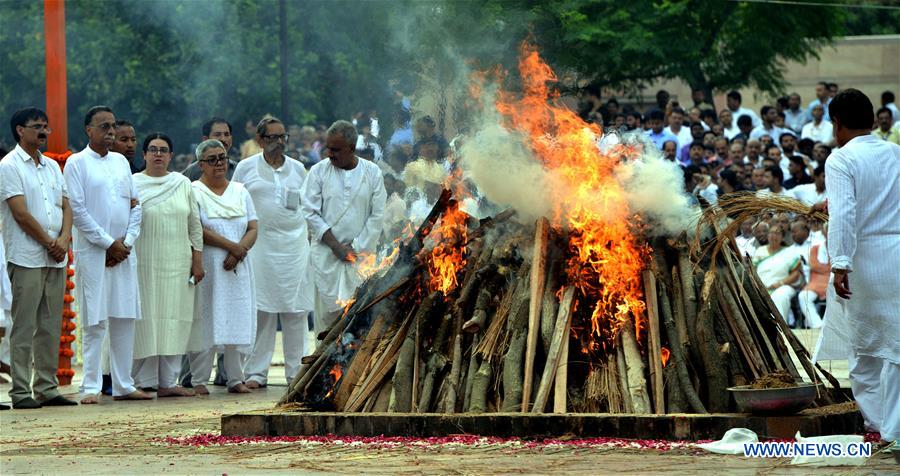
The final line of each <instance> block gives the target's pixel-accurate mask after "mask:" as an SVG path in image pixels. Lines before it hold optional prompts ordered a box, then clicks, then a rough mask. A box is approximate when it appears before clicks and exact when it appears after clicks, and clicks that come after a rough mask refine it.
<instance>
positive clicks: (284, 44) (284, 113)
mask: <svg viewBox="0 0 900 476" xmlns="http://www.w3.org/2000/svg"><path fill="white" fill-rule="evenodd" d="M278 17H279V23H280V24H281V28H280V30H281V31H280V35H279V36H280V38H281V41H280V43H281V120H282V121H284V124H285V127H286V126H287V125H288V124H290V123H291V118H290V116H289V115H288V80H287V78H288V76H287V74H288V73H287V72H288V64H287V62H288V38H287V0H278Z"/></svg>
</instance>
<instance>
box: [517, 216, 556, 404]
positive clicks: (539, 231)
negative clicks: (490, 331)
mask: <svg viewBox="0 0 900 476" xmlns="http://www.w3.org/2000/svg"><path fill="white" fill-rule="evenodd" d="M534 228H535V229H534V250H533V253H534V254H533V257H532V261H531V288H530V293H529V297H528V337H527V341H526V348H525V381H524V382H523V383H522V411H523V412H527V411H528V407H529V405H530V403H531V385H532V383H531V382H532V380H533V378H534V357H535V353H536V352H537V344H538V338H539V336H540V333H541V304H542V296H543V295H544V284H545V281H546V279H547V245H548V238H549V235H550V222H549V221H547V219H546V218H541V219H539V220H538V221H537V223H536V224H535V227H534ZM549 318H550V316H547V319H549Z"/></svg>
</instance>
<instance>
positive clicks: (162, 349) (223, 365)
mask: <svg viewBox="0 0 900 476" xmlns="http://www.w3.org/2000/svg"><path fill="white" fill-rule="evenodd" d="M837 91H838V89H837V86H836V85H833V84H827V83H820V84H819V85H818V86H817V89H816V95H817V97H816V99H815V100H814V101H812V102H811V103H809V104H808V105H807V106H803V105H802V101H801V98H800V97H799V96H798V95H797V94H791V95H789V96H787V97H784V98H779V99H778V100H777V101H775V103H774V105H766V106H763V107H762V108H761V110H760V111H759V114H758V115H757V114H756V113H755V112H754V111H751V110H749V109H746V108H743V107H742V106H741V100H742V98H741V95H740V94H739V93H738V92H736V91H731V92H729V93H728V94H727V107H726V108H724V109H722V110H721V111H719V112H718V113H716V112H715V110H714V108H713V107H712V106H711V105H710V104H709V103H707V102H706V99H705V97H704V95H703V93H702V91H696V92H695V93H694V94H693V97H692V99H693V102H694V104H693V105H692V106H691V107H689V108H687V109H684V108H682V107H681V105H680V104H679V103H678V101H675V100H672V99H671V98H670V97H669V95H668V93H666V92H665V91H660V92H659V93H658V94H657V107H654V108H651V109H650V110H648V111H645V112H639V111H636V110H633V109H629V108H623V109H622V110H620V109H619V104H618V102H617V101H616V100H615V99H610V100H608V101H606V102H605V103H604V102H602V101H600V100H599V94H597V91H595V90H592V89H591V88H587V89H586V90H585V96H584V99H585V103H584V107H583V108H582V111H581V112H582V115H583V117H585V119H587V120H589V121H594V122H598V123H602V124H603V125H604V130H605V132H610V131H616V132H619V133H638V134H642V135H644V136H646V138H647V139H646V140H647V141H649V142H652V143H653V144H654V145H655V146H656V147H657V148H658V149H659V151H660V153H661V154H662V156H663V157H664V158H665V159H666V160H670V161H672V162H674V163H676V164H678V166H680V167H681V168H682V170H683V171H684V186H685V194H686V195H688V196H690V197H691V198H692V200H693V201H694V203H695V204H701V203H702V202H706V203H715V202H716V201H717V200H718V197H719V196H720V195H723V194H727V193H733V192H740V191H752V192H755V193H758V194H763V195H766V194H775V195H783V196H790V197H794V198H797V199H799V200H801V201H803V202H804V203H806V204H808V205H813V204H816V203H820V202H823V201H824V199H825V183H826V182H825V162H826V159H827V158H828V157H829V155H831V154H832V152H833V151H835V150H836V149H837V142H836V138H835V137H834V136H833V133H832V124H831V122H829V116H828V106H829V104H830V102H831V100H832V98H833V97H834V95H835V94H837ZM882 103H883V107H882V108H880V109H879V110H878V111H877V112H876V117H877V124H876V127H875V130H874V131H872V133H871V135H872V136H873V137H876V138H877V139H879V140H884V141H889V142H893V143H900V112H898V111H897V107H896V105H895V104H894V98H893V94H892V93H890V92H885V93H884V94H883V95H882ZM381 126H382V125H380V124H379V119H378V115H377V113H376V112H374V111H368V112H361V113H358V114H355V115H354V116H353V117H352V120H350V121H344V120H340V121H337V122H335V123H333V124H332V125H331V126H330V127H325V126H324V125H319V126H312V125H307V126H299V125H286V124H284V123H282V122H281V121H280V120H279V119H277V118H274V117H272V116H268V115H267V116H265V117H263V118H262V119H261V120H260V121H258V122H253V121H248V122H247V123H246V124H245V133H247V135H248V136H250V137H249V138H248V139H247V140H246V141H243V142H242V143H240V144H235V143H234V139H235V133H234V131H233V129H232V125H231V123H230V122H229V121H227V120H226V119H223V118H212V119H210V120H209V121H207V122H206V123H205V124H203V126H202V128H201V130H200V131H199V132H200V133H199V137H198V138H199V144H197V145H196V147H194V153H193V154H191V156H190V159H188V158H186V157H180V158H179V156H178V154H176V153H175V150H176V148H175V145H174V144H173V142H172V140H171V138H170V137H169V136H167V135H166V134H165V133H162V132H156V133H151V134H147V135H146V136H145V137H144V138H143V140H142V141H141V143H140V149H138V147H139V143H138V140H137V134H136V130H135V126H134V125H133V124H131V123H130V122H128V121H126V120H122V119H118V120H117V118H116V116H115V114H114V112H113V111H112V110H111V109H110V108H108V107H104V106H96V107H93V108H91V109H90V110H89V111H88V112H87V114H86V115H85V119H84V131H85V134H86V136H87V139H88V145H87V147H85V148H84V149H83V150H82V151H80V152H78V153H76V154H74V155H72V156H71V157H70V158H69V159H68V160H67V161H66V163H65V169H64V172H63V170H62V169H61V168H60V167H59V165H57V163H56V162H55V161H53V160H50V159H48V158H47V157H46V156H44V155H43V154H42V153H41V148H43V147H45V146H46V142H47V137H48V135H49V134H50V133H51V128H50V125H49V123H48V118H47V115H46V114H45V113H44V112H43V111H40V110H38V109H35V108H28V109H23V110H20V111H17V112H16V113H15V114H14V115H13V117H12V119H11V130H12V133H13V136H14V137H15V139H16V142H17V145H16V146H15V148H14V149H13V150H12V151H10V152H8V153H6V154H4V155H5V157H4V158H3V160H2V162H0V180H2V183H0V195H2V202H0V212H2V224H3V229H2V231H3V244H4V247H3V248H5V250H4V252H5V257H3V259H2V260H0V261H2V264H3V266H4V272H3V273H2V276H0V277H2V278H6V277H9V280H5V279H4V282H3V293H2V296H3V298H4V301H3V302H2V304H3V305H4V308H5V309H7V310H8V311H9V313H10V314H11V317H12V322H14V323H15V325H12V326H10V325H9V323H7V325H6V326H5V327H6V328H7V329H10V332H8V334H7V336H6V337H4V338H3V341H4V342H5V343H8V344H9V346H10V352H9V354H10V356H9V359H8V360H9V363H10V367H11V369H10V375H11V376H12V379H13V387H12V390H11V391H10V396H11V399H12V403H13V406H14V407H16V408H38V407H40V406H54V405H71V404H76V402H75V401H72V400H69V399H67V398H65V397H63V396H61V395H60V394H59V393H58V391H57V390H56V378H55V374H56V365H57V351H58V342H59V338H60V328H59V322H58V321H59V319H58V316H59V315H60V313H61V311H62V295H63V286H64V285H65V269H66V265H67V263H68V259H69V254H68V251H69V250H70V242H71V250H72V251H73V252H74V256H75V262H74V268H75V283H76V289H75V292H76V302H77V303H78V312H79V315H80V321H79V322H80V323H81V326H82V355H83V364H84V377H83V381H82V386H81V393H82V396H81V400H80V401H81V403H83V404H93V403H99V402H100V395H101V393H107V394H111V395H112V396H113V398H114V399H149V398H152V393H153V392H155V393H156V396H157V397H169V396H193V395H198V394H199V395H202V394H208V393H209V390H208V388H207V385H209V384H210V379H211V378H212V369H213V366H214V363H215V366H216V368H217V375H216V377H215V382H216V383H217V384H221V385H225V386H227V388H228V391H229V392H234V393H247V392H251V391H252V390H253V389H256V388H261V387H265V386H266V385H267V384H268V372H269V367H270V364H271V362H272V359H273V354H274V349H275V339H276V331H277V329H278V328H279V326H280V328H281V330H282V338H283V344H284V345H283V349H284V362H285V378H286V379H287V380H288V381H291V380H292V379H293V378H294V376H295V375H296V374H297V372H298V370H299V368H300V361H301V357H302V356H303V355H304V349H305V347H306V335H307V333H308V332H309V331H310V330H314V331H316V333H317V332H318V331H321V330H322V329H325V328H327V326H328V325H329V324H330V323H331V322H333V320H334V319H336V318H337V317H338V316H339V314H340V312H341V310H342V307H343V306H344V305H345V304H346V303H347V302H349V300H350V299H351V298H352V296H353V293H354V291H355V289H356V287H357V286H358V285H359V283H360V282H361V280H362V274H361V273H360V272H359V270H358V269H357V266H358V263H359V261H360V257H361V255H365V254H375V253H378V252H379V251H383V249H380V248H379V246H380V245H383V244H384V243H387V242H390V241H391V240H392V239H393V238H396V237H397V236H399V235H400V230H402V229H403V228H405V227H407V226H408V225H409V224H411V223H416V222H417V221H420V220H421V218H423V217H424V216H425V215H426V214H427V213H428V210H429V208H430V207H429V205H430V204H432V203H434V201H435V200H436V198H437V196H438V195H439V194H440V188H441V184H442V183H443V182H444V181H445V180H446V178H447V177H448V176H449V175H450V174H451V173H452V170H453V168H454V165H453V162H454V161H453V159H452V156H453V155H454V154H453V151H454V149H455V146H456V145H457V144H456V141H458V140H460V138H459V137H457V138H454V140H453V141H448V140H447V139H446V138H445V137H444V136H443V135H442V134H441V133H440V132H439V131H438V128H437V125H436V123H435V121H434V120H433V119H432V118H431V117H430V116H427V115H425V116H421V117H418V118H416V120H415V121H413V118H412V116H411V113H410V110H409V108H408V105H407V106H405V107H398V109H397V110H396V111H395V113H394V116H393V124H392V128H391V129H392V133H391V135H390V136H389V137H387V136H386V135H385V134H383V130H384V128H383V127H381ZM176 162H180V163H177V164H176ZM175 170H181V173H178V172H175ZM825 235H826V229H825V226H824V224H823V223H817V222H810V221H808V220H807V219H806V218H804V217H801V216H797V217H791V216H789V215H788V214H776V215H767V216H760V217H757V218H755V219H753V220H749V221H747V222H745V223H743V224H742V227H741V234H740V236H738V237H737V242H738V245H739V247H740V248H741V251H742V252H743V253H746V254H747V255H749V256H750V257H751V258H752V260H753V262H754V263H755V264H756V266H757V269H758V272H759V275H760V277H761V279H762V280H763V282H764V283H765V284H766V286H768V287H769V289H770V292H771V294H772V298H773V300H774V301H775V303H776V305H777V306H778V309H779V311H780V312H781V313H782V315H784V316H785V318H786V319H787V320H788V321H789V323H790V324H791V325H792V326H798V327H800V326H806V327H820V326H821V325H822V323H823V314H822V312H823V303H824V301H825V290H826V288H827V282H828V277H829V274H830V272H831V270H830V264H829V263H830V259H829V256H828V253H827V250H826V246H825ZM72 238H74V240H72ZM0 249H2V248H0ZM7 270H8V272H7ZM23 303H28V304H27V305H25V304H23ZM310 317H311V319H310ZM308 322H312V329H310V328H309V326H308ZM0 354H2V353H0ZM0 360H2V355H0ZM32 362H33V365H34V383H33V384H32V375H31V373H32Z"/></svg>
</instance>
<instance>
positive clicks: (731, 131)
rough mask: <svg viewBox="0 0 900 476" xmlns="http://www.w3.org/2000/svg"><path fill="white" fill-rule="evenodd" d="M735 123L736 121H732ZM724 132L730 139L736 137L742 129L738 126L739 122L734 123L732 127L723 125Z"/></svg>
mask: <svg viewBox="0 0 900 476" xmlns="http://www.w3.org/2000/svg"><path fill="white" fill-rule="evenodd" d="M732 124H734V121H732ZM722 132H723V133H724V134H725V138H726V139H728V140H731V139H734V137H735V136H736V135H738V134H740V133H741V130H740V129H739V128H738V126H737V124H734V125H733V126H732V127H723V128H722Z"/></svg>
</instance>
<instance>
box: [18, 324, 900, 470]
mask: <svg viewBox="0 0 900 476" xmlns="http://www.w3.org/2000/svg"><path fill="white" fill-rule="evenodd" d="M279 340H280V339H279ZM279 343H280V342H279ZM276 355H280V352H278V351H276ZM79 370H80V369H79ZM279 374H281V375H282V376H280V377H279ZM270 375H271V376H273V377H275V379H274V382H272V383H271V384H270V386H269V387H268V388H266V389H262V390H258V391H255V392H254V393H252V394H249V395H232V394H228V393H227V392H226V391H225V390H224V388H223V387H212V386H211V387H210V389H211V390H212V391H213V393H212V395H210V396H207V397H194V398H167V399H158V400H151V401H145V402H113V401H112V399H111V398H110V397H104V399H103V401H102V402H101V404H100V405H86V406H79V407H57V408H42V409H39V410H10V411H3V412H0V474H2V475H10V474H65V475H70V474H95V475H99V474H116V475H130V474H141V475H153V474H209V475H212V474H217V475H221V474H262V473H265V474H282V473H285V474H286V473H290V474H360V473H364V474H390V475H394V474H549V473H568V474H612V473H620V474H653V473H667V474H668V473H671V474H697V473H711V472H715V473H718V474H798V475H799V474H810V473H813V472H815V473H816V474H898V473H897V472H898V470H900V466H897V465H895V464H894V461H893V459H892V458H891V457H890V456H889V455H887V454H880V455H876V456H874V457H873V458H871V459H870V460H869V461H868V463H867V464H866V466H863V467H857V468H847V467H843V468H841V467H834V468H819V469H813V468H809V467H796V466H791V465H790V464H789V461H788V460H787V459H748V458H743V457H737V456H719V455H711V454H707V453H702V452H700V451H698V450H697V449H693V448H678V449H674V450H669V451H660V450H656V449H641V450H638V449H622V448H606V447H594V448H574V447H568V446H565V445H563V446H539V447H534V448H522V447H517V446H514V445H512V446H511V445H508V444H477V445H420V444H404V445H398V446H395V447H388V448H386V447H384V446H383V445H368V444H361V443H353V444H334V443H330V444H329V443H326V444H322V443H317V442H309V441H295V442H283V441H280V442H252V443H240V444H229V445H211V446H206V447H200V446H188V445H183V444H172V443H171V442H166V441H165V439H166V438H186V437H191V436H195V435H218V434H219V418H220V416H221V415H223V414H228V413H235V412H239V411H246V410H253V409H262V408H267V407H271V406H273V405H274V404H275V402H276V401H277V400H278V399H279V398H280V397H281V395H282V394H283V392H284V390H285V385H284V377H283V370H282V368H281V367H276V368H273V369H272V372H271V374H270ZM79 377H80V375H76V379H78V378H79ZM76 383H78V382H77V380H76ZM61 390H62V391H63V392H64V393H65V394H68V395H70V396H72V397H75V396H76V395H75V393H76V392H77V386H74V385H73V386H68V387H63V388H62V389H61ZM8 391H9V384H4V385H0V395H2V397H0V400H2V401H8V397H7V395H6V394H7V392H8Z"/></svg>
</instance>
